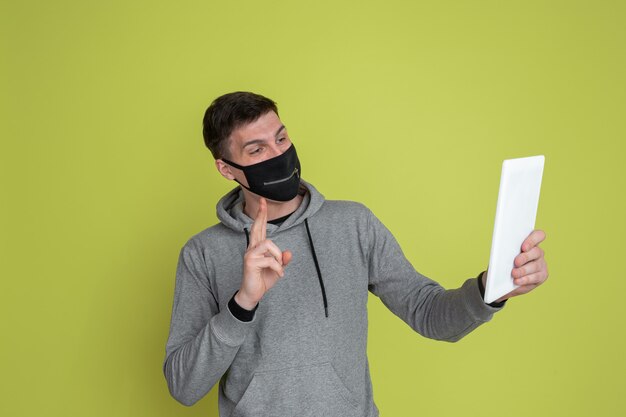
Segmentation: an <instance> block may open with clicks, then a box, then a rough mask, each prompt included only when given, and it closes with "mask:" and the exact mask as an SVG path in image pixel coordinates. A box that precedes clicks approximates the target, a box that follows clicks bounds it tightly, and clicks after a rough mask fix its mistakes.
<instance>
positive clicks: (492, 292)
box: [485, 155, 545, 303]
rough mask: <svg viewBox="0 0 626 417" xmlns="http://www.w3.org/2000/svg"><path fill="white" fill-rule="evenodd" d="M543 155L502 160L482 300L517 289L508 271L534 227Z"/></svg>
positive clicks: (495, 297)
mask: <svg viewBox="0 0 626 417" xmlns="http://www.w3.org/2000/svg"><path fill="white" fill-rule="evenodd" d="M544 160H545V158H544V156H543V155H539V156H531V157H528V158H518V159H507V160H505V161H504V162H503V163H502V175H501V177H500V191H499V193H498V205H497V207H496V221H495V225H494V228H493V238H492V241H491V254H490V256H489V271H488V273H487V285H486V287H485V302H486V303H491V302H493V301H495V300H497V299H498V298H500V297H502V296H503V295H505V294H507V293H508V292H510V291H513V290H514V289H515V288H517V285H515V284H514V283H513V277H512V276H511V271H512V270H513V268H514V264H513V261H514V259H515V257H516V256H517V255H519V254H520V253H521V248H522V243H523V242H524V240H525V239H526V238H527V237H528V235H529V234H530V233H531V232H532V231H533V230H534V228H535V219H536V217H537V206H538V204H539V190H540V189H541V178H542V176H543V165H544Z"/></svg>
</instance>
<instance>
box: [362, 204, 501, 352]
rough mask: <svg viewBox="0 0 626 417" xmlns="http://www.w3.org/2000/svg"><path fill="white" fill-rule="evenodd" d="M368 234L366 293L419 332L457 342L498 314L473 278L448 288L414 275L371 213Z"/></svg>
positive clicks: (426, 335)
mask: <svg viewBox="0 0 626 417" xmlns="http://www.w3.org/2000/svg"><path fill="white" fill-rule="evenodd" d="M367 236H368V260H369V290H370V291H371V292H372V293H373V294H375V295H376V296H378V297H379V298H380V299H381V301H382V302H383V304H385V306H387V308H389V310H391V311H392V312H393V313H394V314H395V315H396V316H398V317H400V318H401V319H402V320H404V321H405V322H406V323H407V324H408V325H409V326H411V328H413V330H415V331H416V332H418V333H419V334H421V335H423V336H425V337H428V338H431V339H437V340H445V341H448V342H456V341H458V340H460V339H461V338H462V337H463V336H465V335H467V334H468V333H469V332H471V331H472V330H474V329H475V328H476V327H478V326H480V325H481V324H482V323H485V322H487V321H489V320H491V317H492V316H493V313H494V312H496V311H499V310H500V308H496V307H491V306H489V305H487V304H485V302H484V301H483V299H482V298H481V296H480V290H479V287H478V283H477V279H476V278H470V279H468V280H466V281H465V282H464V283H463V285H462V286H461V287H460V288H458V289H451V290H446V289H444V288H443V287H442V286H441V285H439V284H438V283H437V282H435V281H433V280H431V279H429V278H427V277H425V276H423V275H421V274H420V273H419V272H417V271H416V270H415V268H413V266H412V265H411V263H410V262H409V261H408V260H407V259H406V257H405V256H404V254H403V252H402V249H401V248H400V246H399V245H398V242H397V241H396V239H395V238H394V237H393V235H392V234H391V232H389V230H388V229H387V228H386V227H385V226H384V225H383V224H382V223H381V222H380V220H378V218H376V216H374V214H372V212H371V211H369V210H368V233H367Z"/></svg>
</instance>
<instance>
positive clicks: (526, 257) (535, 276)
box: [483, 230, 548, 302]
mask: <svg viewBox="0 0 626 417" xmlns="http://www.w3.org/2000/svg"><path fill="white" fill-rule="evenodd" d="M545 239H546V234H545V232H543V231H542V230H534V231H533V232H532V233H531V234H530V235H528V237H527V238H526V240H524V243H522V253H520V254H519V255H517V256H516V257H515V261H514V265H515V268H513V270H512V272H511V275H512V276H513V283H514V284H515V285H519V287H518V288H516V289H514V290H513V291H511V292H510V293H508V294H506V295H504V296H502V297H500V298H498V299H497V300H496V302H501V301H504V300H506V299H507V298H511V297H515V296H518V295H522V294H526V293H528V292H530V291H532V290H534V289H535V288H537V287H538V286H539V285H541V284H543V283H544V282H545V281H546V280H547V279H548V265H547V264H546V260H545V259H544V257H543V255H544V253H543V250H542V249H541V248H540V247H539V246H538V245H539V244H540V243H541V242H543V241H544V240H545ZM486 277H487V274H483V285H484V284H486V283H485V280H486Z"/></svg>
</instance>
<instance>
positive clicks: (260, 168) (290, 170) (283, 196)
mask: <svg viewBox="0 0 626 417" xmlns="http://www.w3.org/2000/svg"><path fill="white" fill-rule="evenodd" d="M222 161H224V162H226V163H227V164H228V165H230V166H233V167H235V168H238V169H240V170H242V171H243V173H244V175H245V176H246V180H247V181H248V187H246V186H245V185H243V184H241V183H240V182H239V181H237V180H236V179H235V181H237V182H239V184H240V185H241V186H242V187H244V188H246V189H247V190H249V191H252V192H253V193H255V194H258V195H260V196H261V197H265V198H268V199H270V200H274V201H289V200H292V199H293V198H295V196H296V195H298V188H299V187H300V175H301V173H302V171H301V169H300V160H299V159H298V154H297V153H296V148H295V146H294V145H293V143H292V144H291V146H290V147H289V149H287V150H286V151H285V152H283V153H282V154H280V155H278V156H276V157H274V158H272V159H267V160H265V161H263V162H259V163H258V164H253V165H247V166H241V165H238V164H236V163H234V162H232V161H229V160H227V159H224V158H222Z"/></svg>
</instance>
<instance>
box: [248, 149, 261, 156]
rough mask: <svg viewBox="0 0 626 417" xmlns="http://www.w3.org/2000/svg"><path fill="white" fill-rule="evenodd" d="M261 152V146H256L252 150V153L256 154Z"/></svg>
mask: <svg viewBox="0 0 626 417" xmlns="http://www.w3.org/2000/svg"><path fill="white" fill-rule="evenodd" d="M259 152H261V148H256V149H254V150H253V151H252V152H250V155H254V154H255V153H259Z"/></svg>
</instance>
